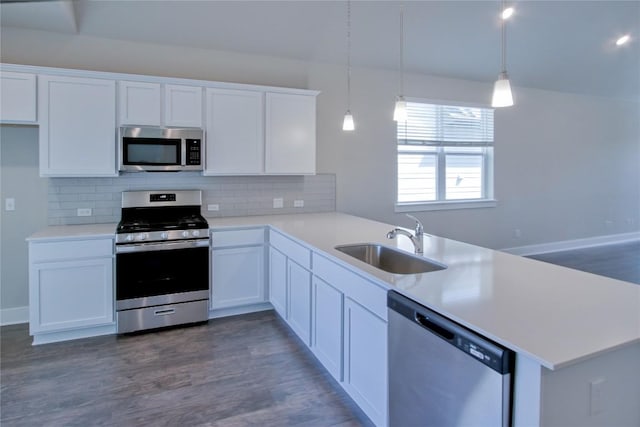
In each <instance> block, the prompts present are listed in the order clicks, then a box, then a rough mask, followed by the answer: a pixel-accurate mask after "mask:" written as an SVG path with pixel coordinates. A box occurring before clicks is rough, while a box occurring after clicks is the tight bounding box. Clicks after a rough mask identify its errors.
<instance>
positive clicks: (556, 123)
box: [309, 65, 640, 248]
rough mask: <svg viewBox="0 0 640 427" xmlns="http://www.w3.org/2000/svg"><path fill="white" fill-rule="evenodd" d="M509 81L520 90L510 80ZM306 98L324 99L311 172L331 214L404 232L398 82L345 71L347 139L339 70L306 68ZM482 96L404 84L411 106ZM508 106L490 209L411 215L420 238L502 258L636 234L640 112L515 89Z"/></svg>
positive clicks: (427, 81)
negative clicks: (509, 250)
mask: <svg viewBox="0 0 640 427" xmlns="http://www.w3.org/2000/svg"><path fill="white" fill-rule="evenodd" d="M512 80H513V82H514V83H516V85H517V76H514V77H512ZM309 86H310V87H312V88H314V89H318V90H321V91H322V93H321V95H320V96H319V99H318V144H319V148H318V169H319V170H322V171H325V172H332V173H335V174H336V175H337V205H336V206H337V209H338V210H340V211H345V212H349V213H353V214H356V215H361V216H365V217H369V218H373V219H377V220H381V221H385V222H391V223H397V224H402V225H405V226H411V225H412V222H411V221H410V220H409V219H408V218H406V217H404V216H403V214H395V213H394V201H395V191H396V187H395V185H396V181H395V174H396V164H395V153H396V151H395V150H396V148H395V140H394V135H395V124H394V122H393V121H391V115H392V110H393V106H394V98H395V96H396V94H397V91H398V75H397V73H395V72H388V71H383V70H370V69H369V70H365V69H358V68H356V69H354V70H353V71H352V106H351V112H352V113H353V115H354V120H355V122H356V131H355V132H353V133H348V132H343V131H342V130H341V129H340V128H341V123H342V116H343V115H344V112H345V110H346V108H347V107H346V103H347V100H346V89H345V87H346V70H345V67H344V66H329V65H314V66H313V67H311V68H310V70H309ZM491 90H492V84H491V83H479V82H470V81H460V80H452V79H444V78H436V77H430V76H420V75H406V76H405V95H406V96H411V97H419V98H426V99H433V100H444V101H453V102H455V101H462V102H473V103H487V102H489V98H490V94H491ZM514 97H515V99H516V105H515V106H514V107H511V108H506V109H497V110H496V113H495V196H496V198H497V199H498V206H497V207H495V208H483V209H465V210H455V211H453V210H449V211H432V212H421V213H418V214H416V216H418V217H419V218H420V219H422V220H423V222H424V224H425V228H426V230H427V232H430V233H433V234H437V235H441V236H445V237H450V238H454V239H458V240H463V241H466V242H470V243H475V244H479V245H482V246H487V247H491V248H506V247H513V246H522V245H530V244H534V243H542V242H554V241H560V240H570V239H577V238H584V237H591V236H598V235H605V234H614V233H624V232H631V231H637V230H638V224H639V223H640V127H639V121H638V117H640V109H639V104H638V103H631V102H623V101H616V100H614V99H607V98H596V97H589V96H579V95H570V94H563V93H558V92H548V91H542V90H534V89H524V88H519V87H517V86H516V87H515V88H514ZM609 221H610V223H609ZM515 229H519V230H520V231H521V237H520V238H515V237H514V230H515Z"/></svg>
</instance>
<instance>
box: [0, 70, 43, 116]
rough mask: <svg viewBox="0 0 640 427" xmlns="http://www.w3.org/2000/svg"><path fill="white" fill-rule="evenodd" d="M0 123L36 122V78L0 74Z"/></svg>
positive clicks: (28, 75)
mask: <svg viewBox="0 0 640 427" xmlns="http://www.w3.org/2000/svg"><path fill="white" fill-rule="evenodd" d="M0 122H2V123H35V122H36V76H35V75H34V74H27V73H14V72H9V71H2V72H0Z"/></svg>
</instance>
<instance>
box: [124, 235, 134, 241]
mask: <svg viewBox="0 0 640 427" xmlns="http://www.w3.org/2000/svg"><path fill="white" fill-rule="evenodd" d="M124 239H125V240H126V241H127V242H131V241H133V234H127V237H125V238H124Z"/></svg>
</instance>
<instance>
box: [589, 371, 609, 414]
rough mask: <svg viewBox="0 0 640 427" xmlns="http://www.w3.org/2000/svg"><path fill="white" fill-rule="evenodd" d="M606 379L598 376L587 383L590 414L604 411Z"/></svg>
mask: <svg viewBox="0 0 640 427" xmlns="http://www.w3.org/2000/svg"><path fill="white" fill-rule="evenodd" d="M605 384H606V380H605V379H604V378H598V379H595V380H592V381H591V382H590V383H589V395H590V404H589V413H590V414H591V416H594V415H598V414H600V413H602V412H604V407H605V396H604V395H605V392H604V388H605Z"/></svg>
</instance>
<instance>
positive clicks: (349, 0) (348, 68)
mask: <svg viewBox="0 0 640 427" xmlns="http://www.w3.org/2000/svg"><path fill="white" fill-rule="evenodd" d="M347 110H349V111H351V0H348V1H347Z"/></svg>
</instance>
